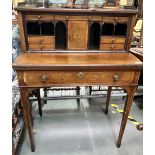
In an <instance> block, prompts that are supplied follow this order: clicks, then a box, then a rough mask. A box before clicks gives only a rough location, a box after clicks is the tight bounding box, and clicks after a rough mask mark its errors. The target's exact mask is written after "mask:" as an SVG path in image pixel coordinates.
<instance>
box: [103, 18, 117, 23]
mask: <svg viewBox="0 0 155 155" xmlns="http://www.w3.org/2000/svg"><path fill="white" fill-rule="evenodd" d="M102 20H103V22H105V23H114V22H115V17H103V19H102Z"/></svg>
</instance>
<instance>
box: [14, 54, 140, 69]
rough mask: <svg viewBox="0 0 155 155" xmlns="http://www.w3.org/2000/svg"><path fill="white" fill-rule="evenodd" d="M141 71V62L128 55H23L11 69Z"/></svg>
mask: <svg viewBox="0 0 155 155" xmlns="http://www.w3.org/2000/svg"><path fill="white" fill-rule="evenodd" d="M68 67H70V68H68ZM78 67H80V69H82V67H83V68H85V69H86V68H87V69H89V68H91V69H93V68H94V69H95V68H96V69H101V68H102V69H109V68H112V69H113V68H115V69H117V68H118V69H121V68H122V69H123V68H129V69H138V70H140V69H142V62H141V61H140V60H138V59H137V58H136V57H135V56H133V55H132V54H130V53H76V52H75V53H24V54H21V55H20V56H19V57H18V58H17V60H16V62H15V63H14V64H13V68H15V69H16V70H20V69H22V68H23V69H26V70H28V69H30V70H32V69H37V70H38V69H40V70H41V69H47V70H55V69H77V68H78Z"/></svg>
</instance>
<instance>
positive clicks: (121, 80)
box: [23, 71, 135, 85]
mask: <svg viewBox="0 0 155 155" xmlns="http://www.w3.org/2000/svg"><path fill="white" fill-rule="evenodd" d="M134 75H135V74H134V72H132V71H125V72H124V71H102V72H101V71H99V72H92V71H90V72H89V71H81V72H80V71H66V72H64V71H25V72H24V73H23V76H24V83H25V84H26V85H48V84H52V85H62V84H63V85H67V84H70V85H74V84H79V85H89V84H92V85H93V84H94V85H95V84H111V85H117V84H131V83H133V80H134Z"/></svg>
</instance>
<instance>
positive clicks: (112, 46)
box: [100, 44, 124, 51]
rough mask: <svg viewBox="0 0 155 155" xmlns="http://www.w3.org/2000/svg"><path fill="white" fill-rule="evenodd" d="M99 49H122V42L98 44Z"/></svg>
mask: <svg viewBox="0 0 155 155" xmlns="http://www.w3.org/2000/svg"><path fill="white" fill-rule="evenodd" d="M100 50H106V51H113V50H114V51H115V50H116V51H117V50H124V44H100Z"/></svg>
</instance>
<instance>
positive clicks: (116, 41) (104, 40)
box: [101, 37, 126, 44]
mask: <svg viewBox="0 0 155 155" xmlns="http://www.w3.org/2000/svg"><path fill="white" fill-rule="evenodd" d="M125 39H126V38H123V37H122V38H121V37H101V43H103V44H107V43H108V44H109V43H112V44H124V43H125Z"/></svg>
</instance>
